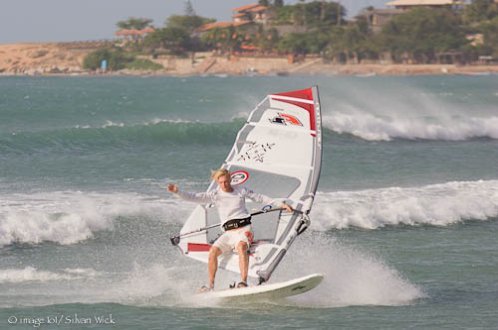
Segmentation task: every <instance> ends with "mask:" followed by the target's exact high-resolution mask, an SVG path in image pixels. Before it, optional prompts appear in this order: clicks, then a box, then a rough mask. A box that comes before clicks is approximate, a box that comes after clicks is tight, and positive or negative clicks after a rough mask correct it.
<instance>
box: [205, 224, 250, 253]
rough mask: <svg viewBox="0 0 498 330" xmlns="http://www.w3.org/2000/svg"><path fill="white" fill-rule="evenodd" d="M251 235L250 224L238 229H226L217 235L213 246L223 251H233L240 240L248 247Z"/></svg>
mask: <svg viewBox="0 0 498 330" xmlns="http://www.w3.org/2000/svg"><path fill="white" fill-rule="evenodd" d="M253 237H254V235H253V233H252V228H251V226H244V227H242V228H238V229H232V230H227V231H226V232H224V233H223V234H222V235H221V236H220V237H218V239H217V240H216V242H214V244H213V246H215V247H217V248H218V249H220V250H221V252H223V253H226V252H230V251H235V250H236V249H237V245H238V244H239V243H240V242H245V243H246V244H247V247H249V246H250V245H251V243H252V241H253Z"/></svg>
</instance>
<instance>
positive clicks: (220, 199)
mask: <svg viewBox="0 0 498 330" xmlns="http://www.w3.org/2000/svg"><path fill="white" fill-rule="evenodd" d="M232 188H233V191H232V192H224V191H223V190H221V189H220V188H218V189H216V190H213V191H209V192H203V193H191V192H186V191H181V190H178V192H177V195H178V196H179V197H181V198H182V199H184V200H187V201H191V202H196V203H213V204H214V205H215V206H216V207H217V209H218V214H219V215H220V219H221V222H222V225H223V224H224V223H225V222H227V221H228V220H232V219H243V218H247V217H249V216H250V213H249V212H247V209H246V202H245V199H246V197H247V198H249V199H251V200H253V201H255V202H257V203H263V204H265V205H273V204H274V203H275V200H274V199H272V198H270V197H268V196H265V195H262V194H257V193H255V192H254V191H252V190H250V189H247V188H245V187H232Z"/></svg>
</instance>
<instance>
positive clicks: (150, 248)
mask: <svg viewBox="0 0 498 330" xmlns="http://www.w3.org/2000/svg"><path fill="white" fill-rule="evenodd" d="M315 84H316V85H318V86H319V88H320V97H321V101H322V109H323V125H324V158H323V169H322V177H321V181H320V185H319V189H318V191H319V193H318V196H317V199H316V204H315V207H314V209H313V211H312V213H311V216H312V226H311V228H310V229H309V230H308V231H307V232H306V233H305V234H303V235H302V236H300V238H299V239H298V240H297V241H296V243H295V244H294V245H293V247H292V250H291V251H290V252H289V253H288V255H287V256H286V258H285V259H284V261H283V263H282V265H281V267H279V268H278V269H277V271H276V272H275V274H274V277H273V280H274V281H279V280H286V279H291V278H294V277H298V276H302V275H306V274H308V273H314V272H322V273H324V274H325V280H324V282H323V283H322V284H321V285H320V287H319V288H317V289H316V290H314V291H312V292H309V293H307V294H304V295H302V296H299V297H295V298H292V299H288V300H285V301H278V302H266V303H264V304H251V303H248V304H244V305H242V306H223V305H220V304H217V303H216V302H209V303H205V302H204V303H199V302H198V301H196V299H195V298H193V297H192V292H193V291H194V290H195V289H196V288H197V287H199V286H200V285H202V284H204V282H205V281H206V274H205V272H206V269H205V266H204V265H201V264H197V263H196V262H195V261H192V260H185V259H184V258H183V257H182V256H181V255H180V254H179V253H178V251H176V250H175V249H174V248H173V247H172V246H171V244H170V243H169V240H168V237H169V236H170V235H171V234H173V233H176V232H178V230H179V229H180V227H181V224H182V223H183V221H184V219H185V218H186V217H187V216H188V214H189V213H190V211H191V210H192V204H189V203H187V202H183V201H180V200H177V199H174V198H172V197H171V196H170V195H169V194H168V193H166V192H165V189H164V186H165V184H166V183H167V182H177V183H179V184H180V185H181V186H183V187H186V188H187V189H189V190H204V189H205V188H206V187H207V184H208V182H209V181H208V178H209V171H210V170H211V169H214V168H217V167H218V166H219V164H220V163H221V162H222V161H223V159H224V158H225V156H226V154H227V153H228V151H229V150H230V148H231V145H232V143H233V140H234V138H235V135H236V133H237V131H238V130H239V129H240V128H241V127H242V125H243V123H244V120H245V118H247V115H248V114H249V112H250V110H251V109H252V108H253V107H254V106H255V105H256V104H257V103H258V102H259V101H260V100H261V99H262V98H263V97H264V96H265V95H266V94H268V93H271V92H279V91H285V90H292V89H298V88H304V87H308V86H310V85H315ZM497 104H498V77H497V76H485V77H459V76H449V77H444V76H441V77H430V76H429V77H397V78H392V77H370V78H359V77H305V76H303V77H285V78H280V77H228V78H220V77H193V78H167V77H161V78H157V77H145V78H141V77H126V78H124V77H99V78H89V77H84V78H78V77H71V78H24V77H22V78H21V77H15V78H5V77H4V78H1V79H0V328H14V329H16V328H33V327H35V326H36V324H33V322H35V321H36V320H42V322H45V323H44V324H40V327H41V328H55V327H63V328H64V327H66V328H69V327H74V328H108V327H110V326H116V327H119V328H130V329H132V328H144V329H164V328H177V327H183V328H247V327H274V328H330V327H337V328H341V327H345V328H372V329H374V328H375V329H378V328H392V329H405V328H408V327H416V328H434V329H440V328H452V329H453V328H496V325H497V324H498V317H497V316H496V311H497V310H498V281H497V274H498V252H497V251H498V243H497V240H496V235H497V233H498V227H497V226H498V221H497V219H498V173H497V169H498V166H497V165H496V164H498V108H497V106H496V105H497ZM234 279H235V277H234V276H233V275H232V274H228V273H224V272H221V273H220V275H219V278H218V282H217V283H218V286H219V287H223V286H225V285H227V284H228V282H230V281H232V280H234ZM111 314H112V315H111ZM54 320H55V321H57V320H61V321H60V324H59V325H56V324H55V323H51V324H47V323H46V322H55V321H54ZM99 320H100V322H104V320H107V321H108V322H114V323H110V324H104V323H100V324H99V323H98V322H99ZM76 322H80V323H76ZM85 322H86V323H85Z"/></svg>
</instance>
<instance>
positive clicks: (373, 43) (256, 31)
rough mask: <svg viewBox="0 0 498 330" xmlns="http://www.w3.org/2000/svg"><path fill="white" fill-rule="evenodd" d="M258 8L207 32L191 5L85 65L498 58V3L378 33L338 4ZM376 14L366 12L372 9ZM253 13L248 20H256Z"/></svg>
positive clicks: (268, 2)
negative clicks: (192, 58)
mask: <svg viewBox="0 0 498 330" xmlns="http://www.w3.org/2000/svg"><path fill="white" fill-rule="evenodd" d="M258 3H259V4H260V5H263V6H266V7H267V12H266V13H265V15H266V16H265V19H264V20H261V18H259V21H258V20H256V19H255V20H254V21H252V22H251V23H249V24H241V25H240V26H237V25H235V26H234V25H229V24H226V25H218V27H217V28H208V29H206V28H202V27H203V26H205V25H206V24H208V23H214V22H215V20H213V19H209V18H206V17H202V16H198V15H197V14H196V13H195V10H194V8H193V7H192V4H191V2H190V1H186V7H185V14H184V15H173V16H170V17H169V18H167V19H166V21H165V24H164V26H163V27H159V28H155V29H154V32H151V33H149V34H147V35H140V34H136V35H131V36H129V37H127V39H124V41H123V42H122V44H121V45H120V46H119V47H116V48H113V49H100V50H98V51H96V52H93V53H91V54H89V55H88V56H87V58H86V59H85V63H84V66H85V68H87V69H91V70H95V69H98V68H99V67H100V63H101V61H102V60H103V59H106V60H107V61H108V69H109V70H120V69H123V68H132V69H139V70H157V69H160V68H161V66H160V65H156V64H155V63H153V62H151V61H149V62H147V61H145V60H136V57H135V55H138V54H142V55H149V56H152V57H154V58H155V57H157V56H160V55H163V54H165V55H168V54H170V55H175V56H188V55H189V53H192V52H198V51H212V50H215V51H217V52H218V53H219V54H225V55H230V54H234V53H238V52H252V53H259V54H270V53H271V54H275V53H277V54H280V55H286V54H294V55H305V54H319V55H321V56H322V57H324V58H325V59H329V60H333V61H336V62H338V63H345V62H349V63H360V62H362V61H365V60H373V61H378V60H388V61H393V62H394V63H401V62H408V63H437V62H441V61H450V62H452V61H459V62H473V61H476V60H477V59H478V58H479V57H480V56H483V57H485V58H492V57H494V58H497V57H498V4H497V3H496V2H495V1H494V0H473V1H471V2H470V3H469V4H467V5H465V6H460V7H454V8H449V7H448V8H437V9H434V8H431V9H427V8H423V7H421V8H416V9H412V10H409V11H406V12H403V13H401V14H397V15H395V16H394V17H392V19H391V20H390V21H389V22H387V23H386V24H385V25H384V26H383V27H382V29H381V30H380V31H377V30H376V31H375V33H374V31H373V28H372V26H371V22H370V20H371V18H368V16H358V17H356V18H355V19H353V20H351V21H348V20H346V19H345V15H346V10H345V9H344V7H342V6H341V4H340V2H338V1H335V2H334V1H324V0H313V1H306V0H300V1H299V2H298V3H296V4H293V5H285V4H284V1H283V0H259V1H258ZM373 10H374V8H371V7H370V8H366V11H367V12H372V11H373ZM250 15H252V14H246V16H244V17H243V18H242V19H243V20H251V19H254V18H251V16H250ZM151 23H152V20H150V19H146V18H133V17H132V18H129V19H128V20H125V21H120V22H118V23H117V27H118V28H120V29H128V30H133V29H135V30H142V29H144V28H146V27H151ZM132 54H135V55H132ZM448 59H449V60H448Z"/></svg>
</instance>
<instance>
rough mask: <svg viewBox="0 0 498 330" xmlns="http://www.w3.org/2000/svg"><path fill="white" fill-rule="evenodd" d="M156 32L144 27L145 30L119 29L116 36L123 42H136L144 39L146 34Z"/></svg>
mask: <svg viewBox="0 0 498 330" xmlns="http://www.w3.org/2000/svg"><path fill="white" fill-rule="evenodd" d="M154 31H156V30H155V29H154V28H152V27H146V28H145V29H142V30H135V29H121V30H119V31H116V33H115V34H116V36H118V37H122V38H123V39H124V40H127V41H138V40H141V39H143V38H145V37H146V36H147V35H148V34H150V33H152V32H154Z"/></svg>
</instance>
